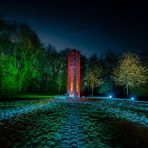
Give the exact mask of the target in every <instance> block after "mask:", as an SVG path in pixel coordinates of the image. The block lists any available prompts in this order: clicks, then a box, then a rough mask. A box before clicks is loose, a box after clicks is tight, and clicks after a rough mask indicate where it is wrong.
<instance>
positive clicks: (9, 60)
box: [0, 53, 17, 95]
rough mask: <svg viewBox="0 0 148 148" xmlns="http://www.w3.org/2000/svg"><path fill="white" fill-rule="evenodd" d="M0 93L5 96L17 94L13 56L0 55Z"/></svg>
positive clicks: (15, 68)
mask: <svg viewBox="0 0 148 148" xmlns="http://www.w3.org/2000/svg"><path fill="white" fill-rule="evenodd" d="M0 70H1V73H0V77H1V93H5V94H6V95H9V94H11V95H12V94H13V95H14V94H15V93H16V92H17V83H16V82H17V81H16V80H17V67H16V59H15V57H14V56H8V55H4V54H3V53H1V54H0Z"/></svg>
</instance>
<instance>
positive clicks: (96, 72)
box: [84, 55, 102, 95]
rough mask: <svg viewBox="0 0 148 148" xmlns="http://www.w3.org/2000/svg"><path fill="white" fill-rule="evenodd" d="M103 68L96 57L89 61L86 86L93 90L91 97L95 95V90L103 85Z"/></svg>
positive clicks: (85, 78)
mask: <svg viewBox="0 0 148 148" xmlns="http://www.w3.org/2000/svg"><path fill="white" fill-rule="evenodd" d="M101 75H102V67H101V65H100V63H99V61H98V58H97V56H96V55H93V56H92V57H91V58H90V59H89V63H88V67H87V70H86V74H85V77H84V81H85V84H86V85H87V86H89V87H90V88H91V95H93V92H94V88H95V87H98V86H99V85H100V84H101V83H102V79H101Z"/></svg>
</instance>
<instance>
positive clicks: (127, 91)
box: [126, 85, 129, 97]
mask: <svg viewBox="0 0 148 148" xmlns="http://www.w3.org/2000/svg"><path fill="white" fill-rule="evenodd" d="M128 93H129V90H128V85H126V96H127V97H128Z"/></svg>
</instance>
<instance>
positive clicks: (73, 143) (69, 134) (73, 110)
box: [60, 103, 85, 148]
mask: <svg viewBox="0 0 148 148" xmlns="http://www.w3.org/2000/svg"><path fill="white" fill-rule="evenodd" d="M70 105H71V106H70V112H69V114H68V116H67V119H66V123H65V125H64V127H63V129H62V131H61V134H62V141H61V143H60V147H62V148H66V147H76V148H82V147H84V143H85V142H84V139H83V132H82V127H81V124H80V120H79V115H78V113H77V104H76V103H71V104H70Z"/></svg>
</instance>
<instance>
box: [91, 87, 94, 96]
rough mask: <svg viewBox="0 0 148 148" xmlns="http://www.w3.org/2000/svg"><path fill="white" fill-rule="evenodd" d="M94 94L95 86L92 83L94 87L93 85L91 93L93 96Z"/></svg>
mask: <svg viewBox="0 0 148 148" xmlns="http://www.w3.org/2000/svg"><path fill="white" fill-rule="evenodd" d="M93 94H94V86H93V85H92V87H91V95H92V96H93Z"/></svg>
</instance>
